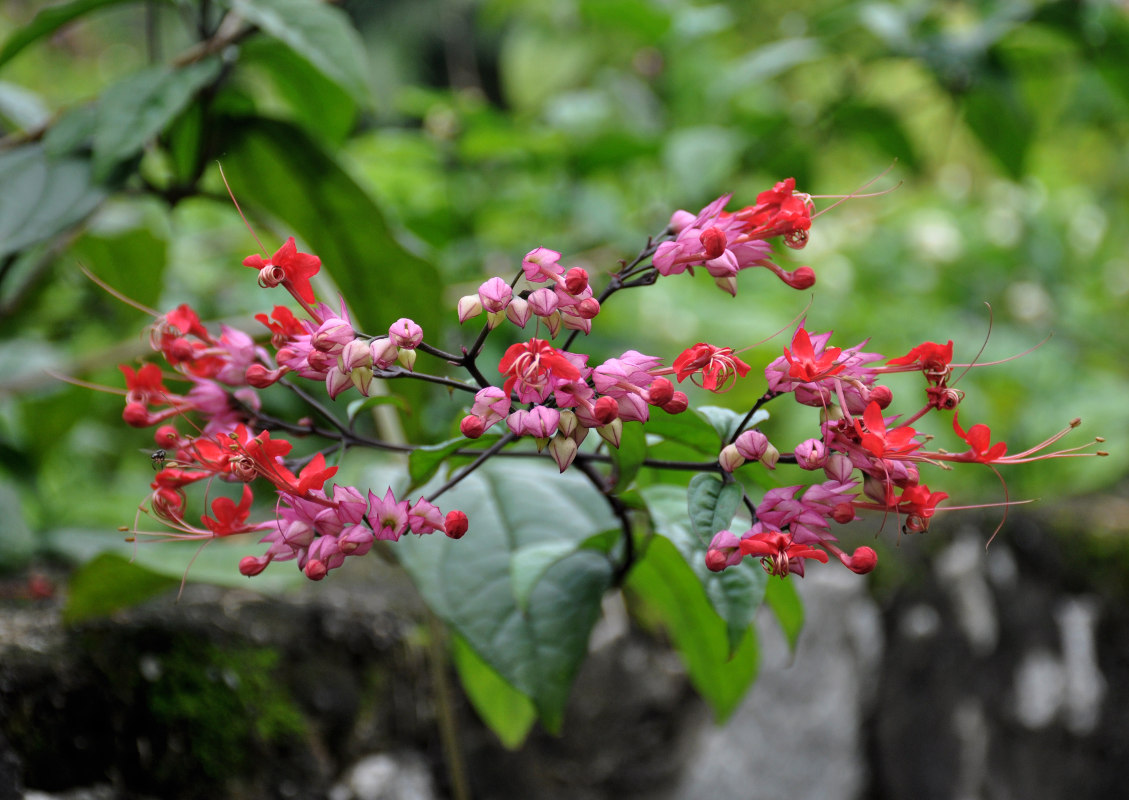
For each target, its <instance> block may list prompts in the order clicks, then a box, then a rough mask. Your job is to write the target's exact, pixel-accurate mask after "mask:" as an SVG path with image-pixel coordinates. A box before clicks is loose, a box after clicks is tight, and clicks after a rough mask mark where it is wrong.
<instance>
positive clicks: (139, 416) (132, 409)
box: [122, 403, 149, 428]
mask: <svg viewBox="0 0 1129 800" xmlns="http://www.w3.org/2000/svg"><path fill="white" fill-rule="evenodd" d="M122 419H123V420H125V424H126V425H129V426H130V427H131V428H148V427H149V407H148V406H146V405H145V404H144V403H126V404H125V408H124V409H123V410H122Z"/></svg>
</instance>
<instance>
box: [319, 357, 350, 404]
mask: <svg viewBox="0 0 1129 800" xmlns="http://www.w3.org/2000/svg"><path fill="white" fill-rule="evenodd" d="M352 385H353V379H352V378H351V377H349V373H348V372H344V371H342V369H341V367H339V366H338V365H336V364H334V365H333V368H332V369H330V370H329V372H328V373H326V376H325V391H326V393H327V394H328V395H329V399H330V400H336V399H337V395H339V394H341V393H342V392H343V391H345V390H346V389H348V388H349V387H350V386H352Z"/></svg>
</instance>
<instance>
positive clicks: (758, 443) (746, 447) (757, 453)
mask: <svg viewBox="0 0 1129 800" xmlns="http://www.w3.org/2000/svg"><path fill="white" fill-rule="evenodd" d="M733 444H734V446H735V447H736V449H737V452H738V453H740V454H741V455H742V456H743V457H744V458H746V459H748V460H749V461H759V460H760V458H761V456H763V455H764V454H765V452H766V451H767V450H768V437H767V436H765V435H764V434H763V433H761V432H760V431H758V430H756V429H753V430H750V431H744V432H743V433H742V434H741V435H740V436H738V437H737V439H736V440H735V441H734V442H733Z"/></svg>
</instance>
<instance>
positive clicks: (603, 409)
mask: <svg viewBox="0 0 1129 800" xmlns="http://www.w3.org/2000/svg"><path fill="white" fill-rule="evenodd" d="M592 416H593V417H594V418H595V419H596V422H598V423H600V424H601V425H607V424H608V423H609V422H611V421H612V420H614V419H616V418H617V417H619V403H617V402H616V399H615V398H614V397H607V396H604V397H601V398H600V399H599V400H597V401H596V403H595V405H593V406H592Z"/></svg>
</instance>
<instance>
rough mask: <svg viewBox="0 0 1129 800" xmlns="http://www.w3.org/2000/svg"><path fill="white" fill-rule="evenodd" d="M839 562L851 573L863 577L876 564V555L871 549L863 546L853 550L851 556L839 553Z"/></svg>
mask: <svg viewBox="0 0 1129 800" xmlns="http://www.w3.org/2000/svg"><path fill="white" fill-rule="evenodd" d="M839 560H840V561H842V562H843V564H844V565H845V566H846V567H847V569H849V570H850V571H851V572H857V573H858V574H859V575H865V574H866V573H868V572H870V571H871V570H873V569H874V567H875V566H876V565H877V564H878V554H877V553H875V552H874V550H872V549H871V548H869V547H866V546H863V547H860V548H858V549H857V550H855V552H854V554H853V555H847V554H846V553H840V554H839Z"/></svg>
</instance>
